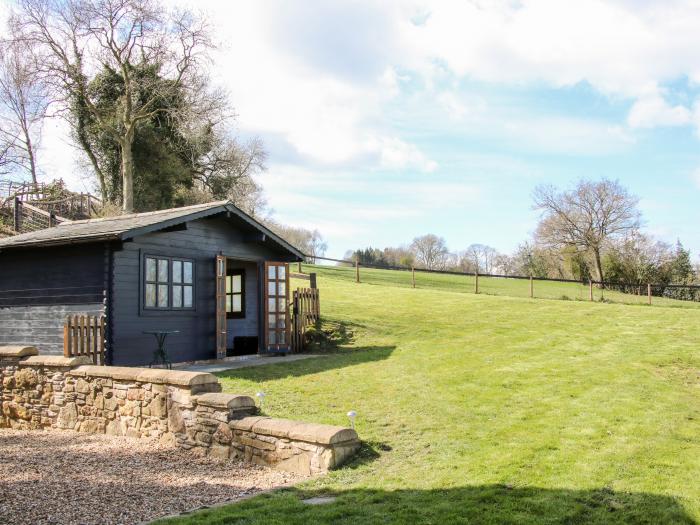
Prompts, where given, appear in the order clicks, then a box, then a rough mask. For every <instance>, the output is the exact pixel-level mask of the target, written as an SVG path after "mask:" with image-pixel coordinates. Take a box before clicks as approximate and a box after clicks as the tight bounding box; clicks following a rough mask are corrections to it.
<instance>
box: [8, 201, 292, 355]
mask: <svg viewBox="0 0 700 525" xmlns="http://www.w3.org/2000/svg"><path fill="white" fill-rule="evenodd" d="M98 224H102V223H98ZM65 227H67V226H65ZM62 228H64V226H60V227H57V228H52V229H51V230H53V231H60V230H62ZM167 230H168V231H154V232H151V233H145V232H144V233H139V234H138V235H135V236H134V237H133V238H130V239H128V240H125V241H123V242H122V241H117V240H106V241H105V240H104V239H101V240H100V241H99V242H98V241H94V242H87V241H84V242H81V243H79V244H72V245H62V246H43V247H32V248H30V247H27V246H25V247H18V246H15V247H13V248H12V249H9V248H3V249H0V344H34V345H36V346H37V347H38V348H39V349H40V351H41V352H42V353H53V354H60V353H61V352H62V351H64V352H65V350H66V348H67V349H68V352H69V353H70V355H74V354H75V355H83V352H87V354H86V355H91V356H92V355H96V356H97V357H96V359H98V360H100V362H105V360H106V361H107V362H108V364H110V365H147V364H148V363H150V362H151V360H152V356H153V351H154V350H155V341H154V338H153V336H152V335H148V334H144V332H146V331H153V330H163V331H178V333H176V334H172V335H170V336H169V337H168V339H167V342H166V348H167V352H168V355H169V357H170V359H171V360H172V361H173V362H182V361H194V360H198V359H212V358H214V357H216V355H217V354H216V346H217V345H216V342H217V341H216V331H217V330H216V271H215V268H216V265H215V260H216V257H217V256H220V257H224V258H226V260H227V261H228V263H229V264H233V265H235V266H240V267H242V268H245V270H246V275H247V276H250V282H248V280H246V293H251V294H253V293H255V295H256V297H255V298H253V297H250V300H248V299H246V305H247V306H246V310H247V311H246V319H245V323H244V324H242V323H239V324H235V323H231V322H229V323H228V325H227V328H228V327H230V328H231V334H230V335H231V337H234V336H236V335H238V336H242V335H243V336H249V337H255V336H257V337H258V338H259V340H260V341H261V342H262V341H263V338H264V335H265V333H264V330H263V325H264V323H263V305H262V302H261V301H260V298H261V297H262V289H261V284H262V276H261V273H262V268H263V264H264V262H266V261H280V262H282V263H284V262H290V261H296V260H298V257H299V255H298V254H297V253H295V252H293V251H291V250H290V249H289V248H287V247H286V246H285V245H284V243H283V242H281V241H280V242H278V241H276V240H275V239H274V238H272V237H268V238H265V239H264V240H261V239H263V237H264V236H260V235H258V236H255V235H252V234H254V233H255V231H256V227H255V226H254V225H252V224H251V223H250V222H248V221H246V220H244V219H242V218H240V217H238V216H236V215H234V214H225V213H224V214H217V215H211V216H206V217H200V218H196V219H193V220H190V221H188V222H186V227H184V226H182V224H180V225H179V226H178V227H176V228H171V227H168V228H167ZM146 255H149V256H155V257H158V256H161V257H164V258H170V259H173V258H182V259H187V260H191V261H193V262H194V265H195V266H194V278H193V280H194V283H193V284H194V288H193V308H192V309H188V310H184V309H183V310H175V309H164V310H161V311H156V310H152V309H147V308H144V305H143V300H144V298H143V286H142V285H143V283H142V280H143V267H142V265H143V261H144V257H145V256H146ZM287 289H288V288H287ZM248 306H250V308H248ZM76 315H77V316H78V318H77V319H76V317H75V316H76ZM69 316H70V318H71V321H70V326H69V327H68V328H67V329H66V327H65V326H64V323H65V322H66V319H67V318H68V317H69ZM80 316H84V318H85V319H84V321H82V322H84V323H85V324H84V325H83V324H81V319H80ZM88 316H89V317H88ZM96 316H98V317H99V318H100V322H99V324H95V318H96ZM103 316H104V318H105V319H104V321H102V317H103ZM88 319H89V321H88ZM64 330H68V331H67V332H66V336H67V339H69V340H70V344H69V346H67V347H66V346H65V345H66V344H67V343H66V338H64ZM96 333H97V335H96ZM76 334H80V335H76ZM105 337H106V339H107V342H106V343H105ZM231 337H230V338H229V339H231ZM98 343H99V344H98ZM105 344H106V347H105ZM76 345H77V346H76ZM95 345H98V346H99V348H98V350H95ZM222 350H223V348H222V347H221V345H220V352H219V354H220V355H221V354H222V353H223V351H222ZM105 351H106V353H107V358H106V359H105V357H104V352H105ZM100 352H102V353H100Z"/></svg>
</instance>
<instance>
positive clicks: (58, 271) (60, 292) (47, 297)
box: [0, 245, 104, 308]
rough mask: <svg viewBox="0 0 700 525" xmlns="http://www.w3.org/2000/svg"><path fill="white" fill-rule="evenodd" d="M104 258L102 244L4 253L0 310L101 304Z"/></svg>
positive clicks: (2, 255) (0, 272)
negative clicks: (17, 307)
mask: <svg viewBox="0 0 700 525" xmlns="http://www.w3.org/2000/svg"><path fill="white" fill-rule="evenodd" d="M103 258H104V249H103V247H102V246H100V245H83V246H80V247H78V246H67V247H61V248H59V247H56V248H52V249H44V250H36V249H34V250H17V251H11V252H3V253H2V254H1V258H0V268H1V269H2V270H1V271H0V308H3V307H13V306H40V305H45V306H50V305H71V304H86V303H99V302H102V300H103V296H104V273H103V268H102V262H103Z"/></svg>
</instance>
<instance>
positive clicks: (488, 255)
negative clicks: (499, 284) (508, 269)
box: [459, 244, 498, 273]
mask: <svg viewBox="0 0 700 525" xmlns="http://www.w3.org/2000/svg"><path fill="white" fill-rule="evenodd" d="M497 256H498V252H497V251H496V249H495V248H492V247H491V246H487V245H485V244H472V245H470V246H469V247H468V248H467V249H466V251H464V252H463V253H462V255H461V257H460V262H459V265H460V267H461V268H462V269H463V270H465V271H467V272H476V273H492V272H493V268H494V265H495V263H496V257H497Z"/></svg>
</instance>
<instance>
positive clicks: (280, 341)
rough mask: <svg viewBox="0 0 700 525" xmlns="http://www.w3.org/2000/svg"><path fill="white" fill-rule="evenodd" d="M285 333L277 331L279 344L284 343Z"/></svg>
mask: <svg viewBox="0 0 700 525" xmlns="http://www.w3.org/2000/svg"><path fill="white" fill-rule="evenodd" d="M286 335H287V334H285V333H284V332H277V342H278V343H279V344H281V345H283V344H285V342H286V341H285V339H286V337H285V336H286Z"/></svg>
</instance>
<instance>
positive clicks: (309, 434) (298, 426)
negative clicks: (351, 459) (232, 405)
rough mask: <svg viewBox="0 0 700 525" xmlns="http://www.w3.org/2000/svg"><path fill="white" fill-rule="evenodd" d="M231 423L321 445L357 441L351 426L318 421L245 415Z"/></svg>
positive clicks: (234, 425) (249, 430) (240, 427)
mask: <svg viewBox="0 0 700 525" xmlns="http://www.w3.org/2000/svg"><path fill="white" fill-rule="evenodd" d="M231 424H232V426H233V428H234V429H236V430H244V431H247V432H253V433H255V434H263V435H268V436H275V437H279V438H287V439H291V440H294V441H306V442H308V443H319V444H322V445H334V444H337V443H345V442H348V441H353V442H354V441H358V436H357V432H355V431H354V430H353V429H351V428H347V427H339V426H334V425H321V424H318V423H303V422H301V421H293V420H291V419H277V418H272V417H245V418H243V419H240V420H238V421H232V422H231Z"/></svg>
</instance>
